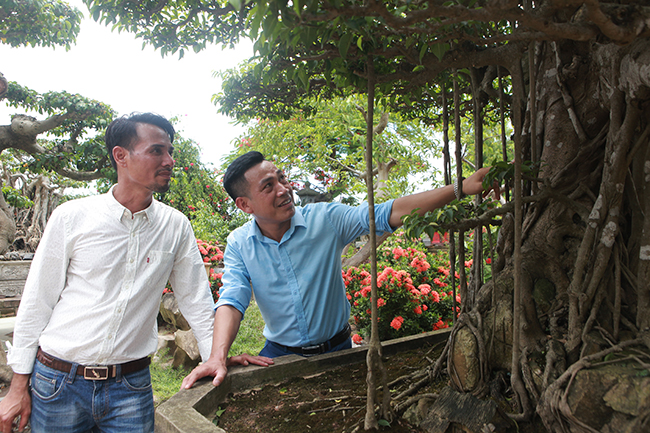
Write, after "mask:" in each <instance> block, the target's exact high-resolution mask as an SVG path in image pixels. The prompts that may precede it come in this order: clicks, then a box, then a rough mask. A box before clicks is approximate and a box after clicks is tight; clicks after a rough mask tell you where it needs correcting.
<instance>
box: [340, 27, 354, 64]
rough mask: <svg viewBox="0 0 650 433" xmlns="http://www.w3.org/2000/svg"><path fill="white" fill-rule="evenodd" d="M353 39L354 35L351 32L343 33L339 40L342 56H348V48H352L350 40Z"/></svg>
mask: <svg viewBox="0 0 650 433" xmlns="http://www.w3.org/2000/svg"><path fill="white" fill-rule="evenodd" d="M351 41H352V35H351V34H349V33H345V34H343V36H341V39H340V40H339V54H340V55H341V57H343V58H346V57H347V55H348V50H349V49H350V42H351Z"/></svg>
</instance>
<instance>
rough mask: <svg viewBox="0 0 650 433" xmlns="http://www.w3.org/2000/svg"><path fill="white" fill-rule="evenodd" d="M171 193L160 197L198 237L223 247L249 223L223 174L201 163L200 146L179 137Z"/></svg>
mask: <svg viewBox="0 0 650 433" xmlns="http://www.w3.org/2000/svg"><path fill="white" fill-rule="evenodd" d="M174 160H175V165H174V171H173V175H172V180H171V182H170V188H169V191H168V192H166V193H163V194H156V198H157V199H158V200H160V201H161V202H163V203H166V204H168V205H170V206H172V207H174V208H176V209H178V210H179V211H181V212H183V213H184V214H185V215H186V216H187V217H188V218H189V219H190V222H191V223H192V227H193V229H194V233H195V235H196V237H197V238H200V239H206V240H211V241H213V242H215V243H221V244H223V243H224V242H225V240H226V237H227V236H228V234H229V233H230V232H231V231H232V230H234V229H235V228H237V227H239V226H240V225H242V224H243V223H244V222H246V221H247V220H248V218H247V216H245V215H244V214H242V213H241V212H239V211H238V210H237V209H236V207H235V206H234V203H233V201H232V200H231V199H230V197H229V196H228V194H227V193H226V191H225V190H224V189H223V185H222V183H221V179H219V172H218V171H217V170H215V169H212V168H210V167H207V166H206V165H204V164H203V163H202V162H201V160H200V150H199V147H198V145H197V144H196V143H195V142H193V141H192V140H188V139H185V138H183V137H182V136H180V135H177V138H176V139H175V140H174Z"/></svg>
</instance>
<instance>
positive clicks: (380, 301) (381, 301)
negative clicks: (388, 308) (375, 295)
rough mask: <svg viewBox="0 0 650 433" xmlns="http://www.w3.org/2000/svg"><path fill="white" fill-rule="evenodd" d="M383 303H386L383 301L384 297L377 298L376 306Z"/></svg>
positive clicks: (380, 305) (381, 305)
mask: <svg viewBox="0 0 650 433" xmlns="http://www.w3.org/2000/svg"><path fill="white" fill-rule="evenodd" d="M384 305H386V301H384V298H379V299H377V307H383V306H384Z"/></svg>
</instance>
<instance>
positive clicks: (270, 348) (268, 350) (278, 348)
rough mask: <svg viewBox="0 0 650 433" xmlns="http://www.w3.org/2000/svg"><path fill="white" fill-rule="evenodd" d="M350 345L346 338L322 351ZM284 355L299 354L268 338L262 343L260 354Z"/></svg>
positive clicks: (331, 350) (337, 349)
mask: <svg viewBox="0 0 650 433" xmlns="http://www.w3.org/2000/svg"><path fill="white" fill-rule="evenodd" d="M351 347H352V340H350V339H349V338H348V339H347V340H345V341H344V342H343V343H341V344H339V345H338V346H334V347H332V348H331V349H330V350H328V351H327V352H324V353H330V352H338V351H339V350H345V349H349V348H351ZM284 355H300V354H298V353H294V352H292V351H290V350H288V349H287V348H286V347H285V346H283V345H281V344H278V343H274V342H272V341H269V340H266V343H264V348H262V351H261V352H260V356H268V357H269V358H277V357H278V356H284ZM300 356H304V355H300Z"/></svg>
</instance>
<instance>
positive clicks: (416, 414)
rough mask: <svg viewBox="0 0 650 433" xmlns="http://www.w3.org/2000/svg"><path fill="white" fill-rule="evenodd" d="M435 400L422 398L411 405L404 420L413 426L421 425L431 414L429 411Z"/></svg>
mask: <svg viewBox="0 0 650 433" xmlns="http://www.w3.org/2000/svg"><path fill="white" fill-rule="evenodd" d="M434 401H435V400H434V399H432V398H422V399H420V400H418V402H417V403H416V404H414V405H411V406H410V407H409V408H408V409H406V412H404V415H402V418H404V419H405V420H407V421H408V422H409V423H410V424H412V425H420V423H421V422H422V421H424V419H425V418H426V416H427V414H428V413H429V409H430V408H431V405H432V404H433V402H434Z"/></svg>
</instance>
